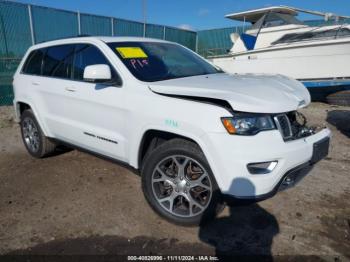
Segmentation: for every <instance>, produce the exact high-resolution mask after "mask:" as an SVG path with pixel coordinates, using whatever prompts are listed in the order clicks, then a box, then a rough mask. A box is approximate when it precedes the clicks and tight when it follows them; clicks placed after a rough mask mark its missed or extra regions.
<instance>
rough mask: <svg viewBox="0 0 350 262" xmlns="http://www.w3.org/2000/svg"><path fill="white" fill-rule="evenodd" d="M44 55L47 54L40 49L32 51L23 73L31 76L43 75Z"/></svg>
mask: <svg viewBox="0 0 350 262" xmlns="http://www.w3.org/2000/svg"><path fill="white" fill-rule="evenodd" d="M44 54H45V49H38V50H34V51H32V52H31V53H30V54H29V56H28V58H27V60H26V62H25V64H24V66H23V70H22V72H23V73H25V74H30V75H41V66H42V61H43V57H44Z"/></svg>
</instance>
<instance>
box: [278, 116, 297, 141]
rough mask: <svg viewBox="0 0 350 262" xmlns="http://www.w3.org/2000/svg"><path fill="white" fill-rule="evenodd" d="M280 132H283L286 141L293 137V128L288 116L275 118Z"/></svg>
mask: <svg viewBox="0 0 350 262" xmlns="http://www.w3.org/2000/svg"><path fill="white" fill-rule="evenodd" d="M274 119H275V122H276V125H277V128H278V130H279V131H280V132H281V134H282V137H283V139H284V140H288V139H291V138H292V137H293V131H292V126H291V123H290V120H289V118H288V116H287V115H286V114H281V115H277V116H275V117H274Z"/></svg>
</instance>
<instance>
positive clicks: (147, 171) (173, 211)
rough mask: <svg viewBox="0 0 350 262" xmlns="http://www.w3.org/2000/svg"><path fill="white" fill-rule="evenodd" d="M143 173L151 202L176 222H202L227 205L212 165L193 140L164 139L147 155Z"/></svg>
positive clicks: (156, 208) (155, 209)
mask: <svg viewBox="0 0 350 262" xmlns="http://www.w3.org/2000/svg"><path fill="white" fill-rule="evenodd" d="M141 176H142V190H143V193H144V195H145V198H146V200H147V202H148V203H149V205H150V206H151V207H152V208H153V210H154V211H155V212H156V213H158V214H159V215H160V216H162V217H164V218H165V219H167V220H168V221H170V222H172V223H174V224H178V225H183V226H195V225H200V224H203V223H205V222H207V221H209V220H211V219H213V218H214V217H215V216H216V215H217V214H218V213H219V212H220V211H222V209H223V207H224V205H223V202H222V201H221V192H220V190H219V188H218V185H217V183H216V181H215V177H214V175H213V173H212V171H211V169H210V166H209V164H208V162H207V160H206V158H205V156H204V154H203V152H202V150H201V149H200V148H199V146H198V145H197V144H195V143H193V142H190V141H187V140H184V139H178V138H176V139H172V140H169V141H167V142H164V143H163V144H161V145H160V146H158V147H157V148H155V149H154V150H153V151H151V152H149V153H148V154H147V155H146V157H145V160H144V161H143V165H142V169H141ZM190 201H191V202H190ZM190 203H192V204H190Z"/></svg>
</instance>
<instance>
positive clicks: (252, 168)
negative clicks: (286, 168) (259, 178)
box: [247, 161, 278, 175]
mask: <svg viewBox="0 0 350 262" xmlns="http://www.w3.org/2000/svg"><path fill="white" fill-rule="evenodd" d="M277 163H278V161H271V162H260V163H249V164H248V165H247V168H248V171H249V173H251V174H252V175H261V174H268V173H271V172H272V171H273V170H274V169H275V168H276V166H277Z"/></svg>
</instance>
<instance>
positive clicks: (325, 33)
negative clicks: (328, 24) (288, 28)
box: [272, 26, 350, 45]
mask: <svg viewBox="0 0 350 262" xmlns="http://www.w3.org/2000/svg"><path fill="white" fill-rule="evenodd" d="M349 36H350V29H349V28H345V27H341V26H340V27H337V28H333V29H330V30H322V31H321V30H318V31H316V30H314V31H308V32H304V33H291V34H286V35H284V36H282V37H281V38H280V39H278V40H277V41H275V42H273V43H272V44H273V45H276V44H283V43H293V42H299V41H311V40H319V39H329V38H332V39H334V38H341V37H349Z"/></svg>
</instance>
